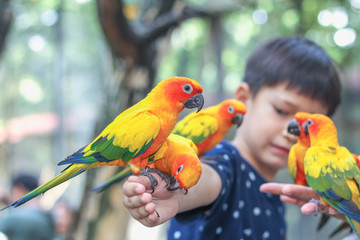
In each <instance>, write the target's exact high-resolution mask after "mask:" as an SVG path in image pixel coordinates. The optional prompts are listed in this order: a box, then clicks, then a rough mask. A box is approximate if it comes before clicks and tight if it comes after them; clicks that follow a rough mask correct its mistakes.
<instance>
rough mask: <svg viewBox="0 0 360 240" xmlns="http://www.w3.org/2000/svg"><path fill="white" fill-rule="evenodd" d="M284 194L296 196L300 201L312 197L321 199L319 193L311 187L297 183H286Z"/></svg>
mask: <svg viewBox="0 0 360 240" xmlns="http://www.w3.org/2000/svg"><path fill="white" fill-rule="evenodd" d="M282 192H283V194H285V195H287V196H290V197H292V198H296V199H298V200H299V201H303V202H308V201H310V200H311V199H317V200H319V199H320V198H319V195H317V193H316V192H315V191H314V190H313V189H311V188H310V187H305V186H299V185H295V184H286V185H285V186H284V187H283V189H282Z"/></svg>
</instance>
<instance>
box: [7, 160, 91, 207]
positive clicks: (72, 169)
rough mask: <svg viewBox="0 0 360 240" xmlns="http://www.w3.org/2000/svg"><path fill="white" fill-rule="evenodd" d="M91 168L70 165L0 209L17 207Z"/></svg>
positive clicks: (88, 166)
mask: <svg viewBox="0 0 360 240" xmlns="http://www.w3.org/2000/svg"><path fill="white" fill-rule="evenodd" d="M90 168H92V166H91V164H76V165H70V166H69V167H67V168H66V169H65V170H63V171H62V172H61V173H60V174H59V175H57V176H55V177H54V178H53V179H51V180H50V181H48V182H47V183H44V184H43V185H41V186H39V187H37V188H36V189H34V190H32V191H31V192H29V193H28V194H26V195H25V196H23V197H22V198H20V199H19V200H17V201H15V202H13V203H11V204H9V205H7V206H6V207H4V208H2V209H1V210H0V211H2V210H5V209H7V208H9V207H18V206H20V205H22V204H24V203H26V202H27V201H29V200H31V199H33V198H34V197H36V196H38V195H40V194H42V193H45V192H46V191H47V190H49V189H51V188H53V187H55V186H57V185H59V184H61V183H63V182H65V181H67V180H69V179H71V178H73V177H75V176H77V175H78V174H80V173H82V172H84V171H86V170H88V169H90Z"/></svg>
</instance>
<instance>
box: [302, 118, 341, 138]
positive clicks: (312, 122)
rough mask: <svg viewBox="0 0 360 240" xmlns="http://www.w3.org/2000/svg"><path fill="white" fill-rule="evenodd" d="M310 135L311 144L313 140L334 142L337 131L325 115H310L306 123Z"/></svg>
mask: <svg viewBox="0 0 360 240" xmlns="http://www.w3.org/2000/svg"><path fill="white" fill-rule="evenodd" d="M306 125H307V129H308V131H309V135H310V141H311V144H313V141H314V140H318V139H320V140H329V139H331V140H334V139H336V141H337V131H336V127H335V124H334V123H333V121H332V120H331V118H329V117H328V116H326V115H323V114H311V115H310V116H309V118H308V119H307V122H306Z"/></svg>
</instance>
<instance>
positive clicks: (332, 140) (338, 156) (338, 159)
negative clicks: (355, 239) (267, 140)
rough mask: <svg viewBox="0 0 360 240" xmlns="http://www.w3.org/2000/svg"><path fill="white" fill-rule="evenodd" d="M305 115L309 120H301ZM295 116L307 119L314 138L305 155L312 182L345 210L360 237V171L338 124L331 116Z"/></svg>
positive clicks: (327, 199)
mask: <svg viewBox="0 0 360 240" xmlns="http://www.w3.org/2000/svg"><path fill="white" fill-rule="evenodd" d="M302 116H306V119H301V117H302ZM295 119H296V120H299V122H300V121H305V120H306V128H307V131H308V133H309V137H310V147H309V149H308V150H307V151H306V154H305V158H304V170H305V176H306V180H307V183H308V185H309V186H310V187H311V188H313V189H314V190H315V191H316V192H317V193H318V194H319V196H320V199H321V202H322V203H323V204H325V205H330V206H331V207H333V208H335V209H336V210H337V211H339V212H342V213H344V214H345V216H346V219H347V220H348V222H349V224H350V226H351V227H352V228H353V229H354V231H355V232H356V233H357V235H358V236H359V233H360V191H359V184H360V170H359V168H358V165H357V161H356V160H355V159H354V156H353V155H352V154H351V153H350V152H349V150H348V149H347V148H345V147H342V146H340V145H339V143H338V138H337V130H336V127H335V125H334V123H333V122H332V120H331V119H330V118H329V117H327V116H325V115H322V114H311V115H310V116H307V115H306V114H304V115H302V114H297V115H295ZM293 127H294V128H296V126H293ZM297 128H298V129H299V126H298V127H297ZM295 131H296V130H294V132H295Z"/></svg>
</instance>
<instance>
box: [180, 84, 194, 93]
mask: <svg viewBox="0 0 360 240" xmlns="http://www.w3.org/2000/svg"><path fill="white" fill-rule="evenodd" d="M182 89H183V91H184V92H186V93H187V94H190V93H192V91H193V87H192V86H191V84H188V83H187V84H184V85H182Z"/></svg>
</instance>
